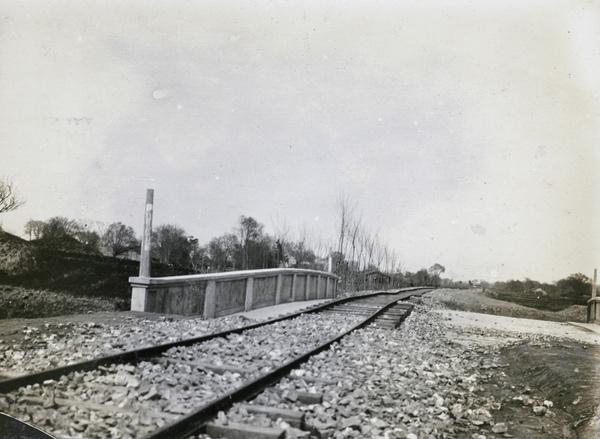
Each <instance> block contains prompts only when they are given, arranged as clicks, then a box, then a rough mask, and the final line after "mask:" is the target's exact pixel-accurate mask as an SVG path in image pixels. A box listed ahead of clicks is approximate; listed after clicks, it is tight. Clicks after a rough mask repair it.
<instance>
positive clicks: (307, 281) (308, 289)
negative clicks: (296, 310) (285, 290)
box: [304, 274, 311, 300]
mask: <svg viewBox="0 0 600 439" xmlns="http://www.w3.org/2000/svg"><path fill="white" fill-rule="evenodd" d="M310 278H311V275H310V274H307V275H306V285H304V300H308V296H309V294H310Z"/></svg>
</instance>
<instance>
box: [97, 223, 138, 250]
mask: <svg viewBox="0 0 600 439" xmlns="http://www.w3.org/2000/svg"><path fill="white" fill-rule="evenodd" d="M101 243H102V245H103V246H105V247H107V248H108V249H109V250H110V252H111V254H112V256H113V257H117V256H120V255H122V254H125V253H127V252H128V251H129V250H132V249H134V248H136V247H137V245H138V241H137V239H136V237H135V232H134V231H133V228H131V227H130V226H126V225H125V224H122V223H112V224H111V225H109V226H108V228H107V229H106V231H105V232H104V234H103V235H102V239H101Z"/></svg>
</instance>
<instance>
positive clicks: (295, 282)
mask: <svg viewBox="0 0 600 439" xmlns="http://www.w3.org/2000/svg"><path fill="white" fill-rule="evenodd" d="M297 278H298V275H297V274H296V273H294V275H293V276H292V302H295V301H296V285H297V283H298V282H297V281H296V279H297Z"/></svg>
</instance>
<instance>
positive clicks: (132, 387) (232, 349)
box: [0, 288, 428, 439]
mask: <svg viewBox="0 0 600 439" xmlns="http://www.w3.org/2000/svg"><path fill="white" fill-rule="evenodd" d="M426 291H428V289H423V288H420V289H419V288H416V289H405V290H400V291H395V292H391V293H390V292H386V293H374V294H370V295H365V296H359V297H353V298H345V299H339V300H336V301H332V302H328V303H326V304H324V305H321V306H317V307H314V308H312V309H309V310H307V311H304V312H302V313H296V314H292V315H289V316H285V317H280V318H277V319H273V320H269V321H266V322H261V323H258V324H253V325H249V326H245V327H242V328H236V329H234V330H230V331H224V332H221V333H217V334H211V335H208V336H204V337H197V338H193V339H189V340H184V341H180V342H175V343H169V344H164V345H160V346H154V347H151V348H143V349H138V350H134V351H129V352H125V353H121V354H118V355H112V356H109V357H103V358H98V359H95V360H92V361H86V362H82V363H78V364H74V365H70V366H66V367H61V368H57V369H52V370H48V371H44V372H40V373H35V374H31V375H27V376H23V377H19V378H15V379H11V380H6V381H3V382H0V393H1V394H4V395H5V397H6V399H7V400H8V402H9V404H10V406H12V407H10V408H11V412H12V413H13V414H15V415H16V416H17V417H18V418H21V419H28V420H30V421H31V422H32V424H34V425H37V426H38V427H41V428H43V429H48V430H52V431H53V433H54V434H56V435H57V436H59V437H82V438H88V439H93V438H104V437H111V436H112V437H116V436H118V437H122V438H127V437H131V438H145V439H159V438H169V439H172V438H186V437H189V436H190V435H191V434H193V433H195V432H198V431H201V430H203V429H204V428H205V426H206V425H207V424H208V425H210V424H209V423H210V421H211V420H212V419H214V418H215V417H217V416H218V414H219V412H220V411H223V410H227V409H228V408H229V407H231V405H232V404H233V403H235V402H240V401H244V400H248V399H250V398H252V397H254V396H256V395H257V394H259V393H260V392H261V391H263V389H265V388H267V387H268V386H270V385H272V384H274V383H276V382H277V381H279V380H280V379H281V378H283V377H285V376H287V375H288V374H289V373H290V372H291V371H292V370H293V369H296V368H297V367H298V366H299V365H300V364H302V363H303V362H305V361H307V360H308V359H309V358H310V357H311V356H313V355H316V354H318V353H319V352H322V351H323V350H325V349H328V348H329V346H330V345H331V344H333V343H335V342H337V341H339V340H340V339H341V338H342V337H344V336H345V335H346V334H348V333H349V332H351V331H354V330H356V329H359V328H361V327H364V326H365V325H369V324H373V325H377V326H381V327H384V328H389V329H393V328H394V327H396V326H397V325H398V324H399V323H400V322H401V321H402V320H403V319H404V318H405V317H406V315H408V313H409V312H410V308H411V306H410V305H407V304H405V303H401V302H399V301H401V300H404V299H407V298H409V297H410V296H413V295H420V294H422V293H424V292H426ZM245 410H247V409H245ZM1 422H2V418H0V430H1V428H2V424H1ZM217 433H218V432H217ZM40 434H41V435H40V436H37V437H44V436H42V434H43V433H40ZM213 434H214V433H213ZM218 434H221V433H218ZM241 434H244V433H243V432H242V433H241ZM248 434H249V433H248V432H246V435H248ZM33 437H36V436H33ZM46 437H48V436H46ZM230 437H233V436H231V435H230Z"/></svg>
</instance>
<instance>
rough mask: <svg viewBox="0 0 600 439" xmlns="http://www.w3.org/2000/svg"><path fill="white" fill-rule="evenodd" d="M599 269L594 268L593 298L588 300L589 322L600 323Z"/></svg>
mask: <svg viewBox="0 0 600 439" xmlns="http://www.w3.org/2000/svg"><path fill="white" fill-rule="evenodd" d="M597 278H598V269H596V268H594V283H593V284H592V298H591V299H590V300H588V305H587V306H588V309H587V322H588V323H597V324H600V299H599V298H598V297H596V294H597V286H596V281H597Z"/></svg>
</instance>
